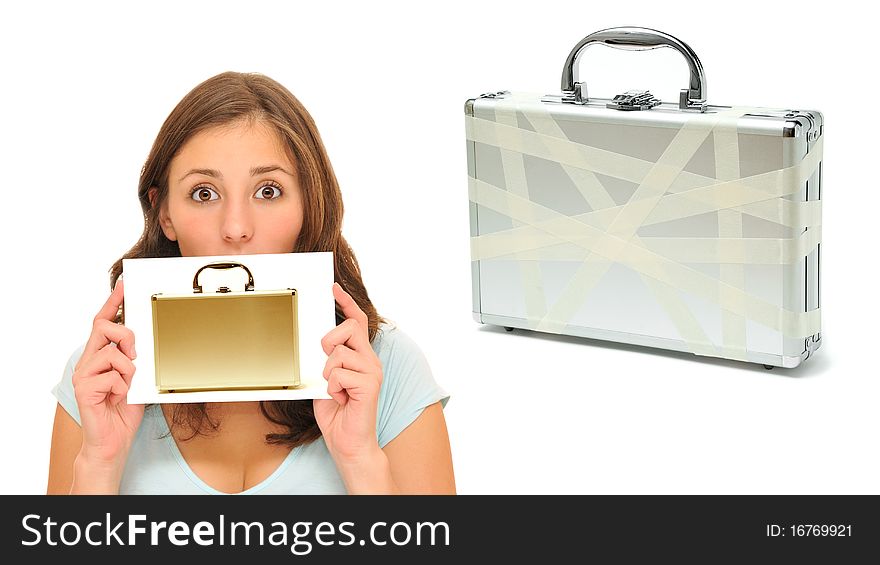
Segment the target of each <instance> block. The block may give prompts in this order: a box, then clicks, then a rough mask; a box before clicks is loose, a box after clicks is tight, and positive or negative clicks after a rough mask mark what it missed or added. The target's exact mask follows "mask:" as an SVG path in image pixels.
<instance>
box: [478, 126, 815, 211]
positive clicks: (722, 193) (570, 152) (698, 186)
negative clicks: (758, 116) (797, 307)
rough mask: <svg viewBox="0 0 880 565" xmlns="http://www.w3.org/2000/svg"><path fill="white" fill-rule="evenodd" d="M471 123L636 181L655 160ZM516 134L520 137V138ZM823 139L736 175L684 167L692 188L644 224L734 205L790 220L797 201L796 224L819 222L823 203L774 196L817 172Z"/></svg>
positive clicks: (490, 137)
mask: <svg viewBox="0 0 880 565" xmlns="http://www.w3.org/2000/svg"><path fill="white" fill-rule="evenodd" d="M466 126H467V130H468V140H470V141H474V142H478V143H483V144H486V145H494V146H496V147H502V148H505V149H510V150H513V151H518V152H520V153H524V154H528V155H532V156H536V157H541V158H543V159H547V160H551V161H559V162H560V163H562V164H564V165H568V166H571V167H575V168H580V169H583V170H587V171H592V172H598V173H601V174H604V175H607V176H612V177H616V178H620V179H622V180H626V181H630V182H641V181H642V180H643V179H644V177H645V175H646V174H647V170H648V168H649V166H650V165H651V162H650V161H644V160H642V159H637V158H635V157H629V156H626V155H620V154H618V153H613V152H611V151H605V150H602V149H596V148H593V147H588V146H585V145H580V144H578V143H575V142H572V141H568V140H562V139H558V138H553V137H552V136H547V135H542V134H540V133H536V132H531V131H527V130H522V129H519V128H514V127H511V126H505V125H503V124H497V123H495V122H493V121H491V120H486V119H482V118H476V117H471V116H467V117H466ZM514 134H516V136H517V139H514ZM520 138H521V139H520ZM822 141H823V139H822V138H821V137H820V138H819V140H818V141H817V142H816V143H815V144H814V147H813V148H812V149H811V150H810V152H809V153H808V154H807V156H806V157H805V158H804V160H802V161H801V162H800V163H798V164H797V165H793V166H791V167H787V168H784V169H776V170H772V171H768V172H765V173H760V174H756V175H752V176H748V177H743V178H740V179H736V180H733V181H718V180H716V179H711V178H709V177H703V176H700V175H696V174H694V173H690V172H687V171H683V172H682V173H681V175H680V176H679V180H682V179H684V180H686V181H687V182H686V183H685V184H684V186H686V187H687V188H686V189H682V190H680V191H678V192H675V191H674V190H673V191H672V192H673V193H671V194H668V195H666V196H665V197H664V198H663V200H662V201H661V202H660V203H659V204H658V205H657V208H655V209H654V210H653V212H652V213H651V215H650V216H649V217H648V218H646V219H645V222H644V225H650V224H654V223H659V222H666V221H670V220H676V219H681V218H684V217H688V216H694V215H697V214H703V213H706V212H715V211H718V210H720V209H723V208H733V207H743V208H742V209H741V210H740V211H743V212H746V213H754V214H755V215H757V216H758V217H761V218H764V219H768V220H770V221H774V222H777V223H785V222H787V221H790V220H789V219H788V218H790V217H792V216H791V215H790V214H788V212H789V211H790V210H791V208H792V207H795V208H797V209H799V208H803V211H802V212H801V213H799V214H796V215H794V218H798V219H802V221H801V222H798V224H799V225H798V226H793V227H807V226H810V225H816V223H817V222H818V218H819V217H820V207H821V203H819V202H815V203H812V202H811V203H799V202H792V203H791V204H787V205H786V204H779V203H777V202H772V201H773V199H777V198H778V197H781V196H788V195H790V194H794V193H796V192H798V191H800V190H801V186H802V184H803V183H804V182H806V180H807V179H808V178H809V177H810V176H811V175H812V174H813V173H814V172H815V170H816V168H817V167H818V163H819V161H820V160H821V158H822ZM548 148H549V149H548ZM554 151H558V152H560V157H559V158H556V157H555V156H554V153H553V152H554ZM768 201H769V202H768ZM621 207H622V206H618V207H616V208H612V209H596V210H594V211H593V212H588V213H587V214H584V216H590V217H595V218H596V220H595V222H594V223H596V224H598V225H602V224H604V223H605V222H607V221H609V220H608V217H609V216H610V217H614V216H616V215H617V213H618V212H619V208H621ZM745 207H749V209H745Z"/></svg>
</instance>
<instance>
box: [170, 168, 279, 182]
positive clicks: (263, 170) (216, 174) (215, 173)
mask: <svg viewBox="0 0 880 565" xmlns="http://www.w3.org/2000/svg"><path fill="white" fill-rule="evenodd" d="M272 171H281V172H282V173H287V174H288V175H290V176H293V175H292V174H291V173H290V172H288V171H287V170H285V169H284V168H283V167H281V166H279V165H263V166H262V167H253V168H252V169H251V176H252V177H254V176H257V175H264V174H266V173H271V172H272ZM190 175H206V176H209V177H214V178H216V179H219V180H223V175H222V174H221V173H220V171H216V170H214V169H190V171H189V172H187V173H186V174H185V175H183V176H182V177H180V178H179V179H178V181H177V182H180V181H182V180H183V179H185V178H186V177H188V176H190Z"/></svg>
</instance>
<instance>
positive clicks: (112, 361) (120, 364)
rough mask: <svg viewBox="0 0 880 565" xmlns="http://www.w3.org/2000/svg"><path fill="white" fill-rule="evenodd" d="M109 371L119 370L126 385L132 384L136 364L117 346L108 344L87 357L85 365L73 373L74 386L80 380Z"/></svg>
mask: <svg viewBox="0 0 880 565" xmlns="http://www.w3.org/2000/svg"><path fill="white" fill-rule="evenodd" d="M108 371H116V372H118V373H119V374H120V375H121V376H122V379H123V380H124V381H125V383H126V385H130V384H131V379H132V377H133V376H134V371H135V366H134V363H132V362H131V359H129V358H128V357H127V356H126V355H125V354H124V353H122V352H121V351H119V349H118V348H117V347H115V346H112V345H108V346H107V347H104V348H103V349H101V351H99V352H97V353H96V354H95V355H93V356H92V357H90V358H89V359H87V360H86V361H85V363H84V364H83V366H82V367H80V368H79V369H78V370H77V371H76V372H75V373H74V374H73V379H74V386H76V384H77V382H78V381H82V380H85V379H89V378H92V377H94V376H95V375H100V374H102V373H106V372H108Z"/></svg>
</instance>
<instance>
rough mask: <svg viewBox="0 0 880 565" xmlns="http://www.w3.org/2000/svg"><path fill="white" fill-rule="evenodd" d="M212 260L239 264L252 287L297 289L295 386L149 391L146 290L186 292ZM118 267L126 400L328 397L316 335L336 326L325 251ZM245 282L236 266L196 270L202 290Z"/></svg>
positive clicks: (329, 256)
mask: <svg viewBox="0 0 880 565" xmlns="http://www.w3.org/2000/svg"><path fill="white" fill-rule="evenodd" d="M214 261H238V262H241V263H246V264H247V267H248V269H250V271H251V274H252V275H253V278H254V290H275V289H280V288H295V289H296V291H297V310H298V314H299V319H298V325H299V332H298V333H299V354H300V367H299V368H300V382H301V383H302V385H303V386H302V387H301V388H297V389H293V390H290V389H289V390H274V389H273V390H222V391H199V392H175V393H162V394H160V393H159V391H158V390H157V389H156V374H155V357H154V345H153V343H154V342H153V312H152V304H151V296H152V295H153V294H155V293H159V292H162V293H169V294H171V293H192V292H193V288H192V283H193V276H194V275H195V273H196V271H198V270H199V268H201V267H203V266H204V265H206V264H208V263H211V262H214ZM122 273H123V275H124V279H123V280H124V284H125V298H124V304H125V325H126V327H128V328H129V329H131V330H132V332H133V333H134V337H135V348H136V350H137V359H135V360H134V366H135V373H134V377H133V378H132V382H131V388H130V389H129V391H128V402H129V403H130V404H152V403H166V402H169V403H180V402H242V401H257V400H299V399H305V398H330V396H329V395H328V394H327V381H325V380H324V377H323V371H324V365H325V364H326V362H327V354H325V353H324V350H323V348H322V347H321V339H322V338H323V337H324V336H325V335H327V333H328V332H329V331H330V330H332V329H333V328H335V327H336V300H335V299H334V297H333V253H332V252H329V251H325V252H319V253H272V254H260V255H210V256H203V257H167V258H166V257H162V258H152V259H123V260H122ZM246 281H247V273H246V272H245V271H244V270H243V269H240V268H235V269H223V270H219V269H205V270H204V271H202V273H201V275H200V276H199V284H201V285H203V287H204V292H206V293H208V292H214V291H216V289H217V287H219V286H228V287H229V289H230V290H232V291H242V290H244V285H245V282H246Z"/></svg>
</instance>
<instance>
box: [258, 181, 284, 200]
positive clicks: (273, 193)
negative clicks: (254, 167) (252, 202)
mask: <svg viewBox="0 0 880 565" xmlns="http://www.w3.org/2000/svg"><path fill="white" fill-rule="evenodd" d="M279 196H281V190H280V189H279V187H277V186H274V185H271V184H267V185H266V186H264V187H262V188H261V189H260V190H258V191H257V194H256V197H257V198H259V199H260V200H274V199H275V198H278V197H279Z"/></svg>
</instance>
